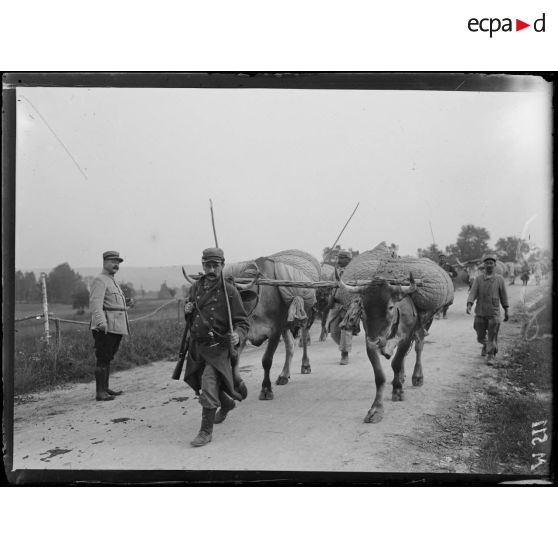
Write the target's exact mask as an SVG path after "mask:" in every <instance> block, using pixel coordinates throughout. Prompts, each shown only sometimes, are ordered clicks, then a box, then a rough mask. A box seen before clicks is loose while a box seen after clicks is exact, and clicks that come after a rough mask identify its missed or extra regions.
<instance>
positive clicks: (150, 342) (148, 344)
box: [14, 299, 184, 395]
mask: <svg viewBox="0 0 558 558" xmlns="http://www.w3.org/2000/svg"><path fill="white" fill-rule="evenodd" d="M165 302H169V304H168V306H166V307H165V308H163V309H162V310H160V311H159V312H157V313H155V314H154V315H150V316H148V317H147V318H146V319H145V320H143V319H141V320H139V321H134V320H136V319H137V318H141V317H143V316H146V315H148V314H150V313H151V312H153V311H155V310H156V309H157V308H159V307H160V306H161V305H162V304H164V303H165ZM179 311H180V313H179ZM182 311H183V304H180V307H178V302H177V301H165V300H159V299H140V300H138V301H137V302H136V305H135V307H134V308H132V309H131V310H130V312H129V318H130V321H131V330H132V335H131V336H130V337H125V338H124V340H123V342H122V344H121V346H120V349H119V351H118V353H117V355H116V358H115V360H114V362H113V368H114V369H115V370H122V369H125V368H130V367H133V366H138V365H141V364H146V363H148V362H153V361H156V360H162V359H175V358H176V357H177V356H178V350H179V344H180V339H181V336H182V331H183V327H184V321H183V317H182ZM49 312H50V313H51V314H53V315H54V316H56V317H58V318H64V319H70V320H76V321H83V322H87V323H86V324H68V323H61V324H60V328H61V335H60V343H56V338H55V335H54V334H55V327H54V323H53V322H52V321H51V322H50V329H51V339H50V343H49V345H46V344H45V342H44V339H43V334H44V323H43V320H42V319H40V320H27V321H24V322H16V324H15V325H16V328H15V347H14V392H15V394H16V395H19V394H22V393H26V392H30V391H36V390H40V389H46V388H51V387H55V386H57V385H59V384H61V383H64V382H76V381H90V380H92V379H93V378H94V366H95V356H94V351H93V337H92V335H91V331H90V330H89V326H88V322H89V317H90V314H89V312H87V311H86V312H85V314H82V315H78V314H77V313H76V310H73V309H72V308H71V306H70V305H63V304H53V305H49ZM41 313H42V305H41V304H17V305H16V312H15V315H16V319H17V318H19V317H25V316H30V315H33V314H37V315H39V314H41Z"/></svg>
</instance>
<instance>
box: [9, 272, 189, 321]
mask: <svg viewBox="0 0 558 558" xmlns="http://www.w3.org/2000/svg"><path fill="white" fill-rule="evenodd" d="M92 281H93V277H91V276H87V277H82V276H81V275H80V274H79V273H77V272H76V271H74V270H73V269H72V268H71V267H70V265H69V264H68V263H67V262H65V263H62V264H60V265H57V266H56V267H55V268H53V269H52V270H51V271H50V272H49V273H48V274H47V275H46V287H47V295H48V301H49V302H52V303H60V304H71V305H72V308H74V309H77V311H78V313H79V314H83V313H84V312H85V308H87V307H89V289H90V287H91V282H92ZM118 284H119V286H120V288H121V289H122V292H123V293H124V296H125V297H126V300H127V301H128V302H130V301H132V300H133V299H135V297H136V296H137V295H138V294H140V295H141V296H142V297H145V296H146V294H150V295H151V296H154V297H156V298H159V299H170V298H174V297H175V295H176V293H177V290H178V289H176V288H172V287H169V286H168V285H167V283H166V281H164V282H163V283H162V284H161V286H160V288H159V291H158V292H150V293H146V291H145V290H144V289H143V287H140V289H139V292H138V291H137V290H136V288H135V287H134V285H133V283H131V282H126V281H121V282H119V283H118ZM14 287H15V300H16V302H41V301H42V288H41V282H40V276H39V277H37V276H36V275H35V273H34V272H33V271H26V272H23V271H20V270H17V271H16V273H15V285H14ZM183 290H184V288H183Z"/></svg>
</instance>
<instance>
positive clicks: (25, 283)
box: [14, 270, 41, 302]
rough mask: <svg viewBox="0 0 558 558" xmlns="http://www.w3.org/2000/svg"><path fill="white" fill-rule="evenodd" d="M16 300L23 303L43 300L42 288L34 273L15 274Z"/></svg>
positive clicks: (18, 272)
mask: <svg viewBox="0 0 558 558" xmlns="http://www.w3.org/2000/svg"><path fill="white" fill-rule="evenodd" d="M14 287H15V299H16V300H17V301H22V302H37V301H40V300H41V286H40V284H39V283H38V282H37V278H36V277H35V274H34V273H33V272H32V271H27V272H26V273H23V272H22V271H20V270H17V271H16V273H15V284H14Z"/></svg>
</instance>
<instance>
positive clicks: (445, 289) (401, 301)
mask: <svg viewBox="0 0 558 558" xmlns="http://www.w3.org/2000/svg"><path fill="white" fill-rule="evenodd" d="M411 260H412V261H411ZM409 269H410V270H411V272H410V273H409ZM413 271H415V274H416V273H417V272H418V275H419V277H418V279H417V281H415V278H414V276H413ZM440 271H441V272H442V273H440ZM402 273H406V277H405V278H402V276H401V275H402ZM224 274H225V277H227V278H229V279H230V278H234V279H236V280H237V282H236V286H237V288H238V289H239V291H240V294H241V296H242V299H243V302H244V305H245V307H246V310H247V312H248V314H249V317H250V330H249V333H248V336H247V340H246V341H250V343H251V344H253V345H255V346H260V345H262V344H263V343H264V342H265V341H266V340H267V346H266V348H265V351H264V355H263V357H262V366H263V370H264V378H263V381H262V386H261V391H260V395H259V398H260V399H261V400H271V399H273V389H272V385H271V378H270V370H271V366H272V363H273V356H274V354H275V351H276V349H277V346H278V344H279V342H280V341H281V338H282V339H283V340H284V342H285V348H286V357H285V362H284V365H283V369H282V371H281V373H280V374H279V376H278V377H277V380H276V384H277V385H284V384H286V383H288V381H289V378H290V368H291V361H292V357H293V353H294V335H293V332H294V331H295V330H296V329H300V330H301V335H300V337H301V345H302V349H303V355H302V365H301V373H302V374H309V373H310V372H311V366H310V360H309V358H308V339H309V335H308V330H309V328H310V326H311V325H312V322H313V320H314V316H315V313H316V289H306V288H297V287H277V286H269V285H260V284H258V282H257V280H256V279H257V278H258V277H264V278H267V279H282V280H285V279H286V280H292V281H312V282H317V281H319V280H323V279H324V272H323V268H322V267H321V266H320V263H319V262H318V261H317V260H316V259H315V258H314V257H313V256H311V255H310V254H307V253H305V252H302V251H299V250H286V251H284V252H279V253H277V254H274V255H272V256H269V257H262V258H257V259H255V260H252V261H247V262H240V263H234V264H227V265H226V266H225V270H224ZM397 275H399V276H398V277H397ZM443 276H445V278H444V277H443ZM440 281H442V283H443V284H441V283H440ZM347 283H351V285H348V284H347ZM359 283H360V284H359ZM405 283H406V284H405ZM417 285H418V286H417ZM336 296H337V299H338V300H340V301H341V303H342V304H343V305H344V307H345V309H346V320H345V326H346V327H347V328H351V327H352V326H354V325H355V324H357V325H358V324H359V322H362V324H363V327H364V331H365V335H366V351H367V355H368V358H369V360H370V363H371V364H372V368H373V370H374V378H375V384H376V394H375V397H374V400H373V402H372V406H371V407H370V409H369V410H368V412H367V414H366V416H365V418H364V422H367V423H370V422H371V423H376V422H379V421H380V420H382V417H383V413H384V408H383V394H384V387H385V383H386V376H385V373H384V370H383V368H382V364H381V359H380V357H381V356H382V355H383V356H384V357H386V358H388V359H389V358H391V357H392V355H394V356H393V359H392V369H393V372H394V378H393V381H392V385H393V391H392V399H393V400H394V401H402V400H403V398H404V390H403V383H404V380H405V368H404V360H405V356H406V355H407V353H408V352H409V350H410V348H411V346H412V345H413V343H414V346H415V352H416V360H415V365H414V370H413V375H412V383H413V385H414V386H421V385H422V384H423V372H422V363H421V354H422V350H423V346H424V337H425V335H427V332H428V329H429V328H430V326H431V324H432V320H433V317H434V315H435V313H436V312H437V311H439V310H440V309H441V308H443V307H444V306H449V304H451V303H452V302H453V285H452V283H451V280H450V279H449V277H448V276H447V274H445V272H443V270H441V268H440V267H439V266H438V265H436V264H435V263H434V262H431V260H426V259H418V258H407V259H406V260H405V262H402V263H400V262H399V261H398V260H397V258H393V254H392V253H391V251H390V250H389V249H388V248H387V246H386V244H385V243H381V244H379V245H378V246H376V248H374V249H372V250H368V251H367V252H363V253H362V254H360V255H359V256H357V257H356V258H354V259H353V260H352V261H351V263H350V264H349V265H348V266H347V267H346V268H345V271H344V274H343V280H342V281H340V282H339V288H338V289H337V293H336ZM320 298H321V300H322V302H323V300H324V298H327V296H325V297H324V292H323V291H321V292H319V293H318V299H320ZM433 298H434V299H435V300H434V301H433ZM425 301H426V304H425ZM426 307H428V308H426ZM425 308H426V309H425ZM347 324H349V325H347ZM351 324H352V325H351ZM343 325H344V324H343V322H342V323H341V326H343ZM322 337H323V332H322ZM246 341H245V343H246ZM243 348H244V345H243V346H242V347H241V350H242V349H243Z"/></svg>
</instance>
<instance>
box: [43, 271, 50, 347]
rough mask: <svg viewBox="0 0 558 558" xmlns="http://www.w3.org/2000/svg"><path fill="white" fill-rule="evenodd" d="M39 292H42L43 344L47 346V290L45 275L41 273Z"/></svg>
mask: <svg viewBox="0 0 558 558" xmlns="http://www.w3.org/2000/svg"><path fill="white" fill-rule="evenodd" d="M41 290H42V292H43V316H44V320H45V336H44V340H45V343H46V344H47V345H48V344H49V339H50V329H49V323H48V301H47V288H46V273H41Z"/></svg>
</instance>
